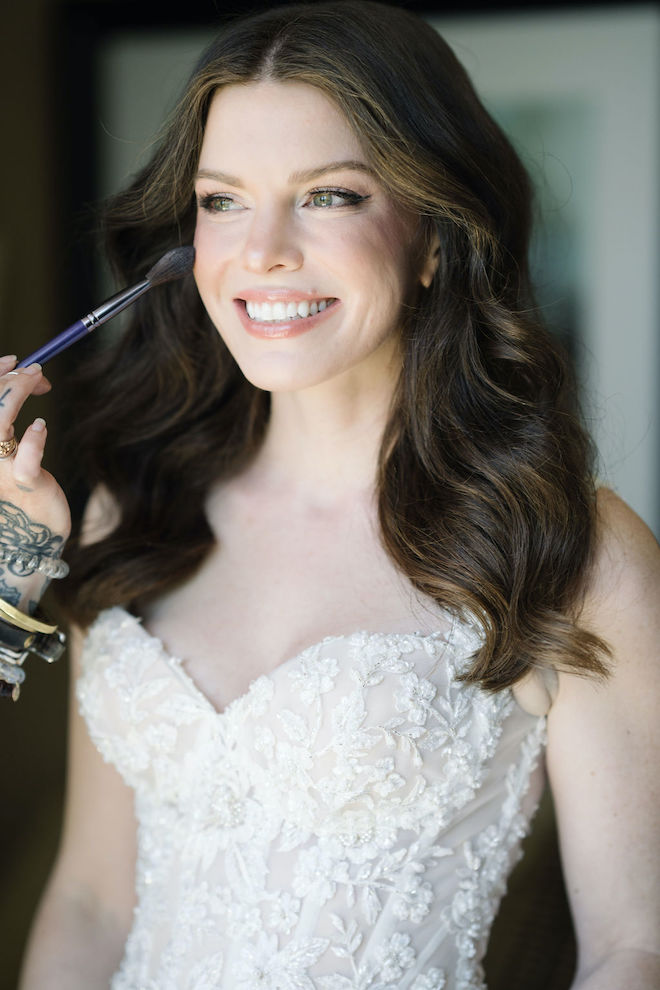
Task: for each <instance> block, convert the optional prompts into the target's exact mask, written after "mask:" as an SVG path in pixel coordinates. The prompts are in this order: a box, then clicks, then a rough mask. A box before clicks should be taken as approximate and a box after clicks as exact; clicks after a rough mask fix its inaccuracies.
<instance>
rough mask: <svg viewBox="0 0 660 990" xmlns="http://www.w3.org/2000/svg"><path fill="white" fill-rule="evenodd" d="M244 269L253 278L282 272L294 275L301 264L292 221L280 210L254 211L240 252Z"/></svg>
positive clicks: (300, 252) (298, 243) (286, 213)
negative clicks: (241, 252)
mask: <svg viewBox="0 0 660 990" xmlns="http://www.w3.org/2000/svg"><path fill="white" fill-rule="evenodd" d="M243 263H244V266H245V268H246V269H247V270H248V271H250V272H254V273H255V274H263V273H265V272H270V271H274V270H277V269H283V270H285V271H295V270H296V269H298V268H300V266H301V265H302V263H303V253H302V249H301V246H300V242H299V238H298V237H297V236H296V231H295V221H294V219H293V218H292V217H291V216H290V215H289V214H288V212H287V211H285V210H283V209H275V208H263V209H259V210H255V213H254V216H253V219H252V222H251V224H250V228H249V231H248V234H247V237H246V240H245V245H244V251H243Z"/></svg>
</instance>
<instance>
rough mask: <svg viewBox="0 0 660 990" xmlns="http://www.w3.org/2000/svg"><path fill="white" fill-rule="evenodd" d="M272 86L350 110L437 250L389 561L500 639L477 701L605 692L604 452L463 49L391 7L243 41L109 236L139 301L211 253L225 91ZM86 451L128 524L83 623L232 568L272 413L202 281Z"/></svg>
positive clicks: (394, 474)
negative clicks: (599, 567)
mask: <svg viewBox="0 0 660 990" xmlns="http://www.w3.org/2000/svg"><path fill="white" fill-rule="evenodd" d="M263 78H269V79H276V80H297V81H299V82H304V83H308V84H310V85H312V86H315V87H317V88H318V89H320V90H322V91H323V92H324V93H325V94H327V95H328V96H329V97H330V98H331V99H332V100H334V101H335V103H336V105H337V106H338V107H339V108H340V109H341V110H342V111H343V113H344V114H345V116H346V118H347V120H348V121H349V123H350V124H351V126H352V127H353V128H354V129H355V131H356V133H357V134H358V135H359V138H360V140H361V141H362V144H363V147H364V148H365V151H366V153H367V154H368V156H369V159H370V161H371V164H372V165H373V166H374V167H375V169H376V171H377V173H378V175H379V178H380V180H381V182H382V183H383V185H384V186H385V188H386V189H387V190H388V192H389V193H390V194H391V195H392V196H393V197H395V198H396V199H397V201H398V202H401V203H402V205H404V206H406V207H408V208H410V209H412V210H414V211H415V212H416V213H417V214H418V215H419V217H420V218H421V220H420V222H421V223H422V224H423V227H424V230H425V232H426V234H427V236H428V238H429V243H430V242H431V238H432V237H433V235H434V234H437V235H438V236H439V241H440V263H439V267H438V271H437V273H436V275H435V278H434V280H433V283H432V285H431V287H430V288H429V289H428V290H427V291H425V292H423V293H421V294H420V296H419V299H417V300H416V301H415V303H414V305H413V306H411V308H410V311H409V312H408V313H407V315H406V319H405V321H404V327H403V329H402V336H403V355H404V357H403V368H402V372H401V377H400V381H399V384H398V388H397V393H396V397H395V402H394V404H393V408H392V413H391V416H390V419H389V422H388V424H387V427H386V430H385V435H384V438H383V444H382V449H381V456H380V464H379V477H378V484H379V515H380V525H381V529H382V540H383V542H384V545H385V547H386V548H387V550H388V552H389V554H390V556H391V558H392V559H393V561H394V562H395V563H396V565H397V566H398V567H399V568H400V570H401V571H402V572H403V573H404V574H406V575H407V576H408V578H409V579H410V580H411V581H412V583H413V584H414V585H415V586H416V587H417V588H418V589H419V590H420V591H421V592H423V593H424V594H426V595H430V596H431V597H432V598H433V599H434V600H435V601H436V602H437V603H438V604H439V605H441V606H443V607H444V608H446V609H449V610H450V611H451V612H453V613H456V614H459V615H464V616H465V615H469V616H473V617H476V619H477V620H478V622H479V623H480V624H481V626H482V627H483V629H484V631H485V640H484V645H483V647H482V648H481V649H480V650H479V652H478V653H477V654H476V655H475V658H474V662H473V666H472V668H471V670H470V672H469V674H468V678H467V679H468V680H471V681H479V682H480V683H481V684H482V685H483V686H484V687H486V688H488V689H498V688H502V687H505V686H507V685H510V684H512V683H514V682H515V681H516V680H517V679H519V678H520V677H521V676H522V675H523V674H525V673H526V672H527V671H528V670H529V669H530V668H532V667H535V666H555V667H557V666H563V667H566V668H569V669H574V670H577V671H595V672H598V673H604V672H605V666H604V663H603V660H602V654H603V650H604V646H603V644H602V643H601V642H600V641H599V640H597V639H596V638H595V637H594V636H592V635H590V634H589V633H587V632H586V631H584V630H583V629H581V628H580V627H579V625H578V623H577V616H578V614H579V608H580V602H581V597H582V595H583V593H584V584H585V578H586V574H587V570H588V565H589V561H590V558H591V554H592V547H593V543H594V527H595V492H594V483H593V472H592V450H591V446H590V442H589V439H588V437H587V435H586V433H585V431H584V430H583V428H582V426H581V424H580V419H579V416H578V411H577V408H576V401H575V389H574V387H573V382H572V380H571V376H570V375H569V373H568V368H567V363H566V361H565V360H564V358H563V357H562V355H561V354H560V352H559V349H558V345H557V344H556V343H555V342H554V341H553V339H552V337H551V336H550V335H549V334H548V332H547V331H546V329H545V328H544V326H543V325H542V322H541V320H540V319H539V317H538V315H537V313H536V310H535V307H534V301H533V296H532V290H531V286H530V277H529V271H528V262H527V253H528V243H529V234H530V220H531V212H532V207H531V203H532V195H531V189H530V183H529V179H528V176H527V174H526V172H525V170H524V168H523V166H522V164H521V163H520V161H519V159H518V157H517V155H516V153H515V152H514V150H513V148H512V147H511V144H510V142H509V141H508V140H507V138H506V137H505V135H504V134H503V133H502V131H501V130H500V128H499V127H498V126H497V124H496V123H495V122H494V121H493V119H492V118H491V117H490V116H489V114H488V113H487V112H486V110H485V109H484V107H483V105H482V103H481V102H480V100H479V98H478V97H477V95H476V93H475V91H474V89H473V87H472V84H471V82H470V80H469V78H468V76H467V74H466V72H465V70H464V69H463V68H462V66H461V65H460V63H459V62H458V61H457V59H456V57H455V56H454V54H453V53H452V51H451V49H450V48H449V46H448V45H447V44H446V43H445V42H444V41H443V40H442V39H441V38H440V36H439V35H438V34H437V32H436V31H435V30H434V29H433V28H432V27H430V26H429V25H428V24H426V23H425V22H424V21H423V20H421V19H420V18H418V17H417V16H415V15H413V14H411V13H409V12H407V11H405V10H403V9H400V8H396V7H390V6H386V5H382V4H379V3H373V2H369V0H344V2H341V0H340V2H327V3H326V2H324V3H314V4H310V5H295V6H285V7H281V8H278V9H275V10H272V11H269V12H266V13H261V14H256V15H253V16H251V17H249V18H247V19H243V20H240V21H238V22H236V23H234V24H232V25H229V26H228V27H225V28H224V29H223V30H222V32H221V34H220V35H219V37H218V38H217V40H216V41H215V42H214V43H213V44H212V45H211V46H210V47H209V49H208V50H207V52H206V53H205V54H204V56H203V57H202V59H201V61H200V62H199V64H198V66H197V67H196V69H195V71H194V73H193V75H192V77H191V80H190V82H189V84H188V86H187V87H186V90H185V92H184V95H183V97H182V99H181V101H180V103H179V104H178V106H177V108H176V109H175V111H174V112H173V114H172V116H171V119H170V121H169V123H168V125H167V126H166V128H165V130H164V133H163V135H162V139H161V140H160V143H159V145H158V146H157V150H156V152H155V154H154V156H153V158H152V160H151V162H150V163H149V164H148V165H147V166H146V167H145V168H144V169H143V170H142V172H141V173H140V174H139V175H137V177H136V178H135V179H134V181H133V182H132V184H131V185H130V187H129V188H128V189H127V190H126V191H125V192H122V193H121V194H119V195H118V196H116V197H115V198H114V199H113V200H112V201H111V202H110V203H109V205H108V207H107V210H106V213H105V230H106V241H107V248H108V254H109V257H110V260H111V262H112V265H113V268H114V270H115V272H116V274H117V276H118V278H119V280H120V281H121V282H122V283H127V282H132V281H137V280H138V279H139V278H140V277H142V275H143V272H144V271H145V270H146V269H147V268H149V266H150V265H151V264H153V263H154V262H155V261H156V260H157V259H158V258H159V257H160V256H161V254H163V253H164V251H166V250H167V249H168V248H170V247H172V246H173V245H176V244H178V243H187V242H190V241H191V239H192V236H193V231H194V224H195V202H194V197H193V180H194V175H195V171H196V168H197V161H198V157H199V152H200V148H201V143H202V137H203V133H204V126H205V121H206V116H207V113H208V109H209V105H210V101H211V99H212V97H213V94H214V92H215V91H216V90H217V88H218V87H220V86H226V85H230V84H233V83H243V82H249V81H253V80H258V79H263ZM82 395H83V402H84V408H83V410H82V411H78V412H77V413H76V421H77V422H78V423H79V424H81V425H80V427H79V430H78V434H79V435H78V437H77V439H76V449H77V450H78V452H79V460H80V464H81V466H82V468H83V472H84V475H85V477H86V478H87V479H88V480H89V482H90V483H91V485H97V484H103V485H105V486H106V487H107V488H108V489H109V491H110V492H111V493H112V495H113V496H114V498H115V500H116V502H117V504H118V506H119V509H120V514H121V519H120V522H119V523H118V525H117V526H116V528H115V529H114V531H113V532H112V533H111V534H110V535H109V536H107V537H106V538H104V539H102V540H101V541H99V542H98V543H95V544H93V545H91V546H82V547H81V546H79V545H77V544H76V542H75V540H74V542H73V544H72V547H71V549H70V551H69V559H70V562H71V565H72V573H71V576H70V577H69V579H68V581H67V582H65V583H64V587H63V588H62V593H63V598H64V604H65V607H66V608H67V609H68V611H69V613H70V615H71V616H72V617H73V618H74V619H75V620H77V621H78V622H82V623H83V624H86V623H88V622H89V621H90V620H91V619H93V617H94V616H95V615H96V613H97V612H98V611H99V610H100V609H102V608H104V607H107V606H110V605H113V604H124V605H128V606H129V607H133V608H136V609H138V608H139V607H140V603H144V602H146V601H148V600H149V599H153V598H154V597H156V596H158V595H159V594H160V593H162V592H163V591H165V590H166V589H169V588H171V587H173V586H174V585H176V584H178V583H179V582H181V581H183V580H185V579H186V578H187V577H189V576H190V575H191V574H192V573H193V572H194V571H195V569H196V568H197V567H199V565H200V563H201V562H202V561H203V560H204V558H205V556H206V554H207V553H208V551H209V550H210V548H211V547H212V545H213V542H214V538H213V536H212V533H211V530H210V527H209V525H208V522H207V519H206V515H205V499H206V497H207V493H208V491H209V489H210V486H211V485H212V484H214V483H215V482H217V481H218V480H219V479H221V478H223V477H229V476H230V475H232V474H234V473H235V472H237V471H239V470H240V468H241V467H242V466H243V465H244V464H246V463H247V462H248V461H249V459H250V458H251V457H252V456H253V455H254V453H255V451H256V450H257V449H258V447H259V444H260V443H261V440H262V437H263V435H264V430H265V427H266V424H267V421H268V412H269V396H268V394H267V393H265V392H263V391H260V390H259V389H257V388H255V387H254V386H252V385H251V384H249V383H248V382H247V381H246V380H245V379H244V378H243V376H242V374H241V372H240V371H239V369H238V367H237V365H236V363H235V362H234V360H233V358H232V357H231V355H230V354H229V352H228V351H227V349H226V347H225V346H224V344H223V342H222V340H221V338H220V336H219V334H218V333H217V331H216V329H215V328H214V327H213V326H212V324H211V322H210V320H209V317H208V316H207V314H206V312H205V311H204V308H203V306H202V304H201V301H200V299H199V296H198V294H197V291H196V287H195V284H194V280H193V278H192V276H188V277H187V278H186V279H184V280H183V281H182V282H178V283H173V284H171V285H167V286H164V287H162V288H160V289H158V290H157V291H155V292H154V293H152V294H150V295H148V296H147V297H144V298H143V299H142V300H140V302H139V303H138V304H137V306H136V307H135V309H134V310H133V314H132V319H131V322H130V325H129V326H128V327H127V330H126V332H125V333H124V334H123V335H122V337H121V339H120V340H119V342H118V343H117V344H116V346H113V347H112V348H110V349H109V350H106V351H104V352H102V353H100V354H98V355H97V356H96V358H95V359H94V360H93V361H92V362H91V364H90V367H89V368H88V369H87V371H86V385H85V386H84V387H83V388H82Z"/></svg>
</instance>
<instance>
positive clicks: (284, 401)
mask: <svg viewBox="0 0 660 990" xmlns="http://www.w3.org/2000/svg"><path fill="white" fill-rule="evenodd" d="M392 392H393V388H392V384H391V382H387V383H385V382H383V381H381V382H378V383H374V384H372V385H371V386H369V387H367V388H365V387H362V388H360V389H359V390H351V389H350V388H349V387H346V388H341V387H339V388H338V387H336V384H333V383H325V384H324V385H321V386H315V387H314V388H310V389H305V390H302V391H299V392H280V393H275V394H273V395H272V399H271V415H270V420H269V424H268V429H267V432H266V437H265V440H264V443H263V446H262V447H261V450H260V451H259V454H258V455H257V458H256V460H255V463H254V465H253V468H252V470H255V471H257V472H259V480H260V482H261V483H262V484H265V485H271V486H273V488H275V489H276V490H279V491H281V492H284V491H286V492H288V493H290V494H291V496H292V497H294V498H295V497H297V498H300V499H301V500H304V501H309V502H316V503H323V504H326V505H332V504H333V503H336V502H340V501H342V500H344V499H346V498H355V497H357V496H360V495H365V494H367V495H369V496H371V495H372V494H373V491H374V486H375V482H376V473H377V467H378V457H379V453H380V447H381V442H382V438H383V431H384V428H385V425H386V422H387V418H388V415H389V410H390V404H391V400H392Z"/></svg>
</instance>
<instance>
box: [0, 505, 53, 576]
mask: <svg viewBox="0 0 660 990" xmlns="http://www.w3.org/2000/svg"><path fill="white" fill-rule="evenodd" d="M2 544H4V545H5V546H9V547H19V548H20V549H21V550H23V551H24V552H25V553H31V554H39V556H41V557H59V556H60V554H61V553H62V549H63V547H64V539H63V537H61V536H56V535H55V534H54V533H53V531H52V530H51V529H49V527H48V526H44V525H43V524H42V523H38V522H35V521H34V520H33V519H30V517H29V516H28V515H27V513H25V512H24V511H23V510H22V509H20V508H19V507H18V506H17V505H14V504H13V503H12V502H7V501H5V500H3V499H0V545H2ZM6 567H7V568H8V570H9V571H10V573H11V574H14V575H15V576H16V577H24V576H26V575H27V574H29V573H31V572H30V571H26V570H25V566H24V565H23V564H21V563H20V561H18V560H16V561H11V562H10V563H8V564H6Z"/></svg>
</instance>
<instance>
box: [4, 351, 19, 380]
mask: <svg viewBox="0 0 660 990" xmlns="http://www.w3.org/2000/svg"><path fill="white" fill-rule="evenodd" d="M17 361H18V358H17V357H16V355H15V354H5V355H3V356H2V357H0V375H4V374H6V373H7V372H8V371H10V370H11V368H13V367H14V365H15V364H16V362H17Z"/></svg>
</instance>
